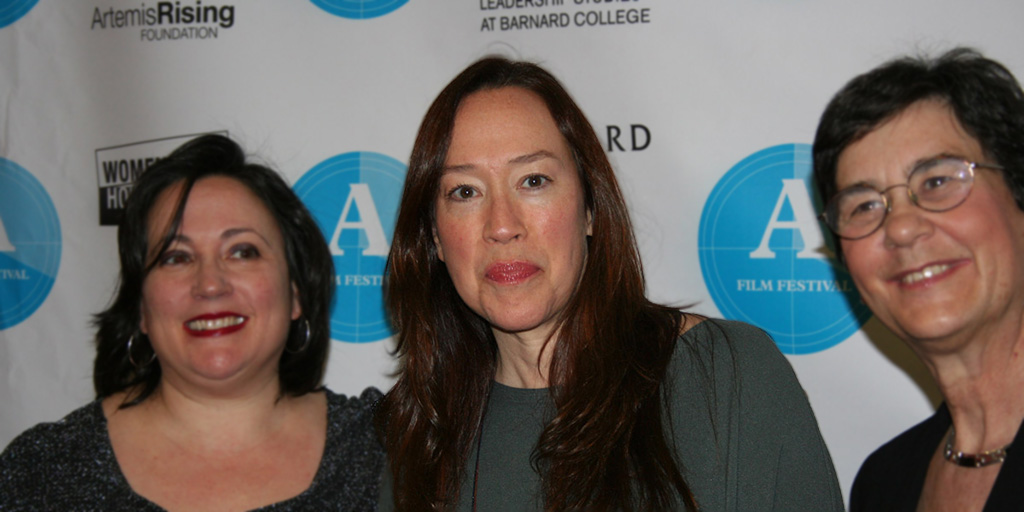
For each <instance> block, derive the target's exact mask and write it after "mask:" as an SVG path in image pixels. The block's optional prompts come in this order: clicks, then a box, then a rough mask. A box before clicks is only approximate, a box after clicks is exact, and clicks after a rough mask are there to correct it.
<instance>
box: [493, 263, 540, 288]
mask: <svg viewBox="0 0 1024 512" xmlns="http://www.w3.org/2000/svg"><path fill="white" fill-rule="evenodd" d="M539 270H540V267H538V266H537V265H534V264H533V263H527V262H523V261H511V262H498V263H492V264H491V265H490V266H488V267H487V271H486V272H485V273H484V276H486V277H487V279H489V280H491V281H494V282H495V283H498V284H516V283H520V282H522V281H525V280H527V279H529V278H530V276H532V275H534V274H536V273H537V271H539Z"/></svg>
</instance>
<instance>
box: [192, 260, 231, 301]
mask: <svg viewBox="0 0 1024 512" xmlns="http://www.w3.org/2000/svg"><path fill="white" fill-rule="evenodd" d="M230 292H231V283H229V282H228V278H227V274H226V273H225V271H224V269H223V268H221V265H220V264H219V263H218V262H209V261H204V262H200V263H198V264H197V265H196V281H195V284H194V285H193V287H192V293H193V294H194V295H195V296H196V297H199V298H214V297H219V296H222V295H225V294H228V293H230Z"/></svg>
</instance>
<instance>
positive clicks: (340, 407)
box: [324, 386, 384, 416]
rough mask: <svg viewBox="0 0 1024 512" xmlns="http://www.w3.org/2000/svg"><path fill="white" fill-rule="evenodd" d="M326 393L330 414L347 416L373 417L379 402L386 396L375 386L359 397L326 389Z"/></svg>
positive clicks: (365, 390) (364, 391)
mask: <svg viewBox="0 0 1024 512" xmlns="http://www.w3.org/2000/svg"><path fill="white" fill-rule="evenodd" d="M324 393H325V394H326V396H327V408H328V414H331V415H333V414H341V415H345V416H367V415H369V416H372V413H373V409H374V408H375V407H376V405H377V402H379V401H380V399H381V398H383V397H384V394H383V393H381V392H380V390H379V389H377V388H375V387H373V386H370V387H368V388H366V389H364V390H363V391H362V392H361V393H360V394H359V396H356V395H352V396H348V395H344V394H341V393H335V392H334V391H331V390H330V389H328V388H326V387H325V388H324Z"/></svg>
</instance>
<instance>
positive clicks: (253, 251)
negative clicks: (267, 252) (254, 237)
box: [231, 244, 260, 260]
mask: <svg viewBox="0 0 1024 512" xmlns="http://www.w3.org/2000/svg"><path fill="white" fill-rule="evenodd" d="M259 256H260V251H259V249H257V248H255V247H253V246H251V245H248V244H246V245H240V246H237V247H233V248H232V249H231V257H232V258H235V259H240V260H251V259H255V258H258V257H259Z"/></svg>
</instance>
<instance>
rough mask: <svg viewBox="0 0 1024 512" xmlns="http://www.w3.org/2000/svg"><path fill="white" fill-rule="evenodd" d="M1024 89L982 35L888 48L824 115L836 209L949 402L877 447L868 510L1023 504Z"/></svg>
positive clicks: (828, 218)
mask: <svg viewBox="0 0 1024 512" xmlns="http://www.w3.org/2000/svg"><path fill="white" fill-rule="evenodd" d="M1022 171H1024V91H1022V90H1021V87H1020V85H1019V84H1018V83H1017V80H1016V79H1015V78H1014V77H1013V75H1012V74H1011V73H1010V72H1009V70H1007V69H1006V68H1005V67H1004V66H1003V65H1001V64H999V63H998V62H995V61H993V60H991V59H987V58H985V57H984V56H982V55H981V54H979V53H977V52H975V51H973V50H969V49H966V48H957V49H954V50H952V51H949V52H947V53H945V54H943V55H941V56H940V57H938V58H928V57H907V58H901V59H897V60H894V61H891V62H887V63H885V64H883V65H881V66H879V67H877V68H875V69H873V70H871V71H869V72H867V73H865V74H863V75H860V76H858V77H856V78H854V79H853V80H851V81H850V82H849V83H848V84H846V86H844V87H843V89H841V90H840V91H839V92H838V93H837V94H836V95H835V97H834V98H833V99H832V101H831V102H830V103H829V105H828V107H827V108H826V109H825V112H824V114H822V118H821V122H820V123H819V125H818V132H817V135H816V137H815V141H814V172H815V177H816V180H817V185H818V190H819V191H820V193H821V197H822V198H824V199H826V200H827V205H826V207H825V212H824V213H823V219H824V220H825V222H826V223H827V224H828V226H829V228H830V229H831V230H832V232H833V233H834V234H835V236H836V237H837V244H836V246H837V249H838V250H839V253H840V254H841V255H842V257H843V259H844V260H845V263H846V265H847V267H848V268H849V270H850V276H851V277H852V278H853V281H854V283H855V284H856V286H857V289H858V290H859V291H860V296H861V298H862V300H863V301H864V303H865V304H867V305H868V307H870V308H871V311H872V312H873V313H874V314H875V316H876V317H878V319H879V320H881V321H882V323H884V324H885V325H886V326H887V327H888V328H889V329H890V330H892V332H893V333H894V334H896V335H897V336H898V337H899V338H900V339H902V340H903V341H904V342H905V343H906V344H907V345H908V346H909V347H910V348H911V349H912V350H913V351H914V352H915V353H916V354H917V355H918V357H920V358H921V360H922V361H923V362H924V363H925V366H927V367H928V369H929V371H930V372H931V374H932V376H933V377H934V378H935V381H936V383H937V384H938V387H939V391H940V392H941V393H942V396H943V398H944V399H945V402H944V403H943V404H942V406H941V407H939V409H938V410H937V411H936V412H935V414H934V415H933V416H932V417H931V418H929V419H927V420H925V421H923V422H921V423H920V424H918V425H917V426H915V427H913V428H911V429H910V430H907V431H906V432H904V433H903V434H901V435H899V436H898V437H896V438H895V439H893V440H892V441H890V442H889V443H887V444H886V445H884V446H882V447H881V448H879V449H878V450H876V451H875V453H873V454H872V455H871V456H870V457H869V458H868V459H867V460H866V461H865V462H864V465H863V466H862V467H861V469H860V471H859V472H858V474H857V478H856V480H855V481H854V484H853V490H852V491H851V494H850V508H851V510H854V511H871V512H878V511H889V510H891V511H903V510H930V511H931V510H956V511H969V510H986V511H994V510H1022V509H1024V494H1022V493H1021V492H1020V485H1021V484H1022V483H1024V456H1021V455H1020V454H1019V453H1018V452H1017V450H1019V449H1020V447H1021V446H1022V444H1021V443H1022V441H1021V440H1022V439H1024V428H1022V427H1021V424H1022V421H1024V394H1022V393H1021V389H1022V388H1024V367H1022V365H1024V361H1022V359H1021V357H1020V352H1021V350H1022V349H1024V260H1022V255H1024V172H1022Z"/></svg>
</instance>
